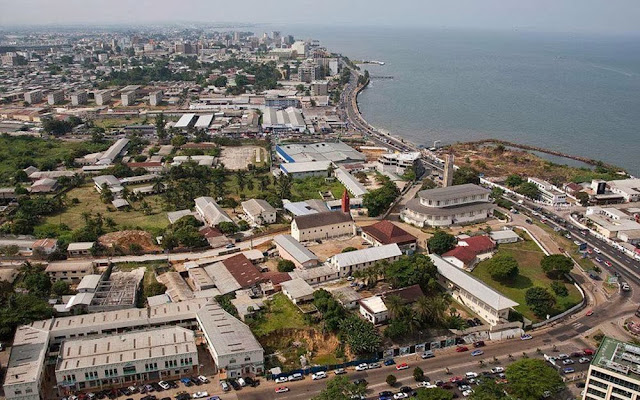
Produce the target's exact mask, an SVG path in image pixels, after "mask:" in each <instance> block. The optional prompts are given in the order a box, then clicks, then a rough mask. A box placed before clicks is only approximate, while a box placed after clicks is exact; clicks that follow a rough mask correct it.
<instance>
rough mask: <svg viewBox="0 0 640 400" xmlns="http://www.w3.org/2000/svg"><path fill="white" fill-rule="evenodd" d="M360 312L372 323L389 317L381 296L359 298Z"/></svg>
mask: <svg viewBox="0 0 640 400" xmlns="http://www.w3.org/2000/svg"><path fill="white" fill-rule="evenodd" d="M360 314H361V315H362V316H363V317H364V318H365V319H366V320H367V321H369V322H371V323H372V324H374V325H378V324H381V323H383V322H386V321H387V320H388V319H389V310H387V306H386V305H385V304H384V301H382V297H381V296H371V297H367V298H366V299H362V300H360Z"/></svg>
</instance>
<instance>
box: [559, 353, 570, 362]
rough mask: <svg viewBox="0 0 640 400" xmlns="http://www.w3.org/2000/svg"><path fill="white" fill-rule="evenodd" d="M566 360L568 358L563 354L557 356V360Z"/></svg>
mask: <svg viewBox="0 0 640 400" xmlns="http://www.w3.org/2000/svg"><path fill="white" fill-rule="evenodd" d="M567 358H569V355H568V354H564V353H560V354H558V360H566V359H567Z"/></svg>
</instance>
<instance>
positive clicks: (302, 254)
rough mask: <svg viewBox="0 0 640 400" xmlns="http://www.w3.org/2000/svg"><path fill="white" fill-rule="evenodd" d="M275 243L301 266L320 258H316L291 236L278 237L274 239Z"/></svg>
mask: <svg viewBox="0 0 640 400" xmlns="http://www.w3.org/2000/svg"><path fill="white" fill-rule="evenodd" d="M273 241H274V243H275V244H277V245H278V246H280V247H282V248H283V249H284V250H285V251H286V252H287V253H289V254H290V255H291V256H292V257H293V258H295V259H296V260H297V261H298V262H299V263H300V264H304V263H306V262H308V261H313V260H315V261H317V260H318V256H316V255H315V254H313V253H312V252H311V250H309V249H307V248H306V247H304V246H303V245H302V244H300V242H298V241H297V240H296V239H294V237H293V236H291V235H278V236H276V237H274V238H273Z"/></svg>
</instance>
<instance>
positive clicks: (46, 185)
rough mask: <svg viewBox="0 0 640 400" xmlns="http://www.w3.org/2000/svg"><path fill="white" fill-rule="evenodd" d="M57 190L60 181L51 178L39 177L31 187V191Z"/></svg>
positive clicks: (45, 191) (48, 191)
mask: <svg viewBox="0 0 640 400" xmlns="http://www.w3.org/2000/svg"><path fill="white" fill-rule="evenodd" d="M56 190H58V181H57V180H56V179H51V178H42V179H38V180H37V181H35V182H33V184H32V185H31V186H30V187H29V192H31V193H52V192H55V191H56Z"/></svg>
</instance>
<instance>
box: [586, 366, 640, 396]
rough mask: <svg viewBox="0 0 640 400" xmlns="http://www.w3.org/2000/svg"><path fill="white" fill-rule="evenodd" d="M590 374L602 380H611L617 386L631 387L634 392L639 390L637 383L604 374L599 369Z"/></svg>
mask: <svg viewBox="0 0 640 400" xmlns="http://www.w3.org/2000/svg"><path fill="white" fill-rule="evenodd" d="M591 376H594V377H596V378H599V379H602V380H603V381H607V382H611V383H613V384H616V385H618V386H622V387H625V388H627V389H631V390H633V391H634V392H640V385H637V384H635V383H631V382H629V381H627V380H624V379H620V378H616V377H615V376H611V375H609V374H605V373H603V372H600V371H596V370H593V371H591Z"/></svg>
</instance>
